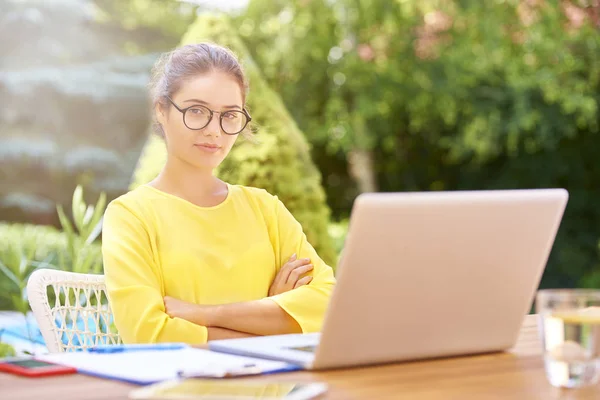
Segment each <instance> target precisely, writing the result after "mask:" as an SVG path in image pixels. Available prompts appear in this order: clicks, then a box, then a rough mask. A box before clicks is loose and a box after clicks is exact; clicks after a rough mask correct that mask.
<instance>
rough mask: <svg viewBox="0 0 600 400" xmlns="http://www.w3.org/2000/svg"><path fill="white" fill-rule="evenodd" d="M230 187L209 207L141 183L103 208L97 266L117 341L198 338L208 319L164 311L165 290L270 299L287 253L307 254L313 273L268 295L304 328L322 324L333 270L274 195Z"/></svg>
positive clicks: (197, 296) (227, 299)
mask: <svg viewBox="0 0 600 400" xmlns="http://www.w3.org/2000/svg"><path fill="white" fill-rule="evenodd" d="M228 188H229V194H228V196H227V198H226V200H225V201H224V202H223V203H221V204H219V205H217V206H214V207H199V206H196V205H194V204H192V203H190V202H188V201H186V200H183V199H181V198H179V197H176V196H173V195H170V194H168V193H165V192H162V191H159V190H157V189H155V188H153V187H151V186H147V185H145V186H140V187H138V188H137V189H135V190H133V191H131V192H129V193H127V194H125V195H123V196H121V197H119V198H117V199H115V200H113V201H112V202H111V203H110V204H109V206H108V207H107V210H106V213H105V215H104V222H103V234H102V253H103V258H104V273H105V276H106V286H107V290H108V297H109V300H110V304H111V307H112V310H113V313H114V318H115V325H116V327H117V329H118V330H119V334H120V335H121V337H122V339H123V341H124V342H125V343H150V342H186V343H191V344H198V343H205V342H206V341H207V329H206V327H203V326H199V325H195V324H193V323H191V322H188V321H186V320H183V319H180V318H170V317H169V316H168V315H167V314H166V313H165V307H164V302H163V297H164V296H167V295H168V296H172V297H175V298H177V299H180V300H184V301H188V302H192V303H196V304H205V305H210V304H225V303H233V302H242V301H250V300H258V299H262V298H265V297H268V291H269V287H270V285H271V283H272V282H273V279H274V278H275V275H276V274H277V272H278V271H279V269H280V268H281V267H282V266H283V265H284V264H285V263H286V262H287V260H288V259H289V257H290V256H291V255H292V254H293V253H296V254H297V255H298V258H305V257H306V258H310V259H311V261H312V263H313V265H314V269H313V271H312V276H313V280H312V281H311V283H310V284H308V285H305V286H302V287H299V288H297V289H294V290H291V291H288V292H285V293H282V294H279V295H276V296H272V297H271V299H272V300H273V301H275V302H276V303H277V304H279V306H280V307H282V308H283V309H284V310H285V311H286V312H287V313H288V314H290V315H291V316H292V317H293V318H294V319H295V320H296V321H297V322H298V324H299V325H300V327H301V328H302V331H303V332H316V331H319V330H320V329H321V324H322V321H323V317H324V313H325V310H326V308H327V305H328V301H329V297H330V295H331V292H332V290H333V286H334V284H335V278H334V276H333V271H332V269H331V268H330V267H329V266H328V265H326V264H325V263H324V262H323V260H321V258H319V256H318V255H317V253H316V252H315V250H314V249H313V247H312V246H311V245H310V244H309V243H308V242H307V240H306V236H305V235H304V233H303V231H302V227H301V226H300V224H299V223H298V222H297V221H296V220H295V219H294V217H293V216H292V214H291V213H290V212H289V211H288V210H287V209H286V207H285V206H284V205H283V203H282V202H281V201H280V200H279V199H278V198H277V197H276V196H272V195H270V194H269V193H267V192H266V191H265V190H262V189H256V188H251V187H246V186H237V185H228Z"/></svg>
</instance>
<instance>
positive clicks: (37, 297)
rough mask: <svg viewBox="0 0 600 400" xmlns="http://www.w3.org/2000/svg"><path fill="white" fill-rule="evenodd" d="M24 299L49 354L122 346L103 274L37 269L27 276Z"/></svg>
mask: <svg viewBox="0 0 600 400" xmlns="http://www.w3.org/2000/svg"><path fill="white" fill-rule="evenodd" d="M49 287H51V288H52V290H50V289H49ZM27 296H28V299H29V304H30V306H31V310H32V311H33V315H34V316H35V319H36V321H37V323H38V325H39V327H40V331H41V333H42V337H43V338H44V341H45V342H46V346H47V347H48V350H49V351H50V352H51V353H59V352H68V351H77V350H83V349H87V348H89V347H92V346H96V345H99V344H119V343H121V338H120V337H119V334H118V333H117V331H116V329H115V328H114V326H113V323H112V311H111V309H110V305H109V304H108V298H107V296H106V286H105V284H104V275H90V274H78V273H74V272H65V271H57V270H52V269H39V270H36V271H35V272H33V273H32V274H31V276H30V277H29V281H28V282H27ZM51 302H52V303H53V305H51V304H50V303H51Z"/></svg>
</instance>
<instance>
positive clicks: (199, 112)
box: [189, 108, 206, 115]
mask: <svg viewBox="0 0 600 400" xmlns="http://www.w3.org/2000/svg"><path fill="white" fill-rule="evenodd" d="M189 112H191V113H192V114H194V115H203V114H206V110H204V109H202V108H190V110H189Z"/></svg>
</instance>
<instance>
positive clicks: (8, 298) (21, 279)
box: [0, 186, 106, 314]
mask: <svg viewBox="0 0 600 400" xmlns="http://www.w3.org/2000/svg"><path fill="white" fill-rule="evenodd" d="M105 205H106V198H105V196H104V194H102V195H101V196H100V198H99V199H98V201H97V203H96V205H95V206H92V205H86V204H85V202H84V200H83V191H82V189H81V187H79V186H78V187H77V188H76V189H75V191H74V193H73V206H72V210H73V221H74V222H73V223H71V221H70V220H69V219H68V218H67V216H66V214H65V212H64V210H63V208H62V206H60V205H59V206H58V207H57V210H58V213H59V215H60V220H61V223H62V225H63V232H61V231H58V230H57V229H55V228H53V227H50V226H36V225H25V224H6V223H0V277H3V278H5V279H0V309H12V310H17V311H20V312H22V313H23V314H25V313H26V312H27V311H28V310H29V303H28V301H27V298H26V296H25V294H26V293H25V292H26V286H27V281H28V279H29V276H30V275H31V273H32V272H33V271H35V270H36V269H38V268H57V269H60V270H63V271H72V272H80V273H100V272H102V252H101V248H100V245H99V244H98V243H97V242H95V239H96V238H97V237H98V235H99V234H100V230H101V218H102V215H103V214H104V210H105Z"/></svg>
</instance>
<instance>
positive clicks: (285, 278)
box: [164, 256, 312, 340]
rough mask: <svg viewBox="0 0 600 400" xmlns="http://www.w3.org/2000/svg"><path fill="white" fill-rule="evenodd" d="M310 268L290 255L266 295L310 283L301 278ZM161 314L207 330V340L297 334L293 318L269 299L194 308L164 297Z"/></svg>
mask: <svg viewBox="0 0 600 400" xmlns="http://www.w3.org/2000/svg"><path fill="white" fill-rule="evenodd" d="M311 269H312V264H310V260H309V259H300V260H297V259H296V258H295V256H292V257H291V258H290V260H289V261H288V262H287V263H286V264H285V265H284V266H283V267H282V268H281V270H280V271H279V273H278V274H277V276H276V277H275V279H274V281H273V284H272V285H271V288H270V290H269V296H274V295H277V294H280V293H284V292H287V291H289V290H293V289H295V288H298V287H300V286H303V285H306V284H308V283H310V281H311V280H312V277H311V276H308V275H306V276H304V275H305V274H306V273H307V272H309V271H310V270H311ZM164 302H165V311H166V313H167V315H169V316H170V317H171V318H181V319H184V320H186V321H189V322H192V323H194V324H196V325H201V326H205V327H207V329H208V340H216V339H230V338H239V337H249V336H256V335H277V334H286V333H300V332H302V329H301V328H300V325H299V324H298V322H296V320H295V319H294V318H292V317H291V316H290V315H289V314H288V313H286V312H285V311H284V310H283V309H282V308H281V307H280V306H279V305H278V304H277V303H276V302H274V301H273V300H271V299H269V298H264V299H261V300H254V301H247V302H241V303H231V304H223V305H198V304H193V303H188V302H185V301H181V300H178V299H175V298H173V297H169V296H167V297H165V298H164Z"/></svg>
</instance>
